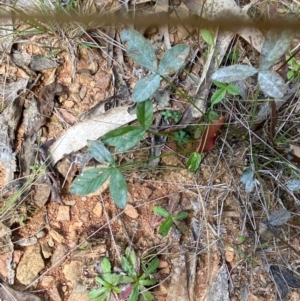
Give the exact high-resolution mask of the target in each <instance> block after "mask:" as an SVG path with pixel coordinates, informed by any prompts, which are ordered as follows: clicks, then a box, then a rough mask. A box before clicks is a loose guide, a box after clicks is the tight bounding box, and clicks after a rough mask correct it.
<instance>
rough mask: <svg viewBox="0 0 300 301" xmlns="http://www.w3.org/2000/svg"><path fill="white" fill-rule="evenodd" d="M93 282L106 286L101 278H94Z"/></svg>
mask: <svg viewBox="0 0 300 301" xmlns="http://www.w3.org/2000/svg"><path fill="white" fill-rule="evenodd" d="M95 280H96V281H97V282H98V283H100V284H102V285H107V283H106V281H104V280H103V279H102V278H100V277H99V276H96V277H95Z"/></svg>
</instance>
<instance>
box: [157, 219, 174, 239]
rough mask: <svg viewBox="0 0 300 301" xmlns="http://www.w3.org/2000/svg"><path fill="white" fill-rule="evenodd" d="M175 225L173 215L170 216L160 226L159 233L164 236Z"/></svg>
mask: <svg viewBox="0 0 300 301" xmlns="http://www.w3.org/2000/svg"><path fill="white" fill-rule="evenodd" d="M172 225H173V220H172V217H171V216H169V217H168V218H167V219H166V220H165V221H164V222H163V223H162V224H161V225H160V227H159V229H158V233H159V234H161V235H162V236H167V235H168V233H169V231H170V229H171V227H172Z"/></svg>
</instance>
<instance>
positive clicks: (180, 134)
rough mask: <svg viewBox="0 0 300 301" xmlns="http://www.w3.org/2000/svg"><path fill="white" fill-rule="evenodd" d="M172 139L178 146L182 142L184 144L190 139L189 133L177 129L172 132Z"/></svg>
mask: <svg viewBox="0 0 300 301" xmlns="http://www.w3.org/2000/svg"><path fill="white" fill-rule="evenodd" d="M174 140H175V141H176V143H177V144H178V145H179V146H182V145H183V144H186V143H188V142H189V140H190V135H189V134H188V133H187V132H186V131H184V130H179V131H177V132H175V133H174Z"/></svg>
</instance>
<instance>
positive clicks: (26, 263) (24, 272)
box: [16, 244, 45, 285]
mask: <svg viewBox="0 0 300 301" xmlns="http://www.w3.org/2000/svg"><path fill="white" fill-rule="evenodd" d="M44 267H45V263H44V260H43V258H42V255H41V248H40V245H39V244H36V245H33V246H30V247H28V248H27V249H26V250H25V252H24V255H23V257H22V258H21V260H20V263H19V265H18V267H17V276H16V277H17V279H18V280H19V281H20V282H21V283H22V284H24V285H28V284H30V283H32V282H33V281H34V280H35V279H36V278H37V276H38V274H39V272H40V271H41V270H42V269H43V268H44Z"/></svg>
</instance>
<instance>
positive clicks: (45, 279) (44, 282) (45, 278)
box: [40, 276, 55, 287]
mask: <svg viewBox="0 0 300 301" xmlns="http://www.w3.org/2000/svg"><path fill="white" fill-rule="evenodd" d="M54 279H55V278H54V277H53V276H43V278H42V280H41V281H40V284H41V286H43V287H48V286H50V285H51V284H52V282H53V281H54Z"/></svg>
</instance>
